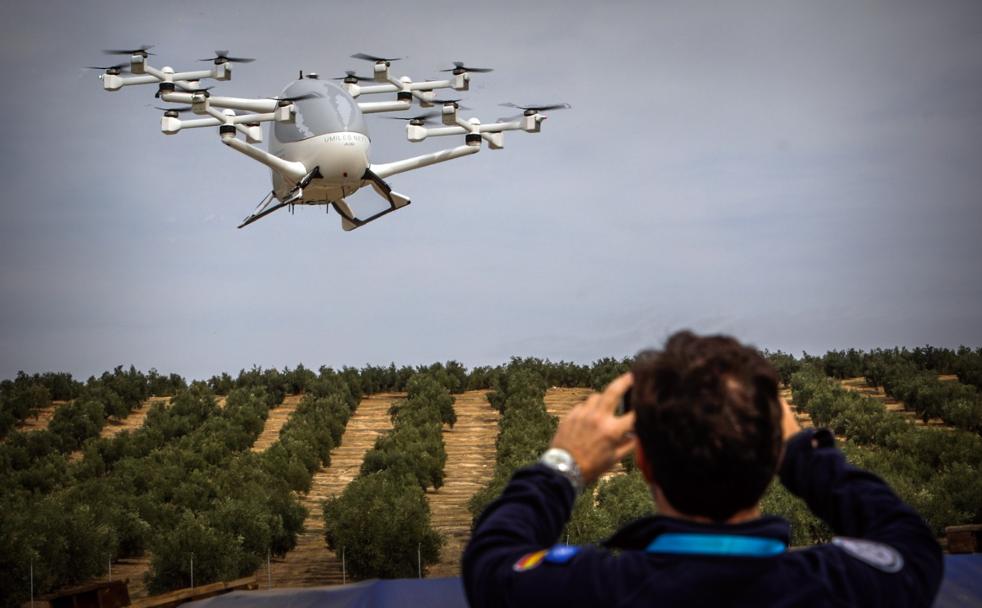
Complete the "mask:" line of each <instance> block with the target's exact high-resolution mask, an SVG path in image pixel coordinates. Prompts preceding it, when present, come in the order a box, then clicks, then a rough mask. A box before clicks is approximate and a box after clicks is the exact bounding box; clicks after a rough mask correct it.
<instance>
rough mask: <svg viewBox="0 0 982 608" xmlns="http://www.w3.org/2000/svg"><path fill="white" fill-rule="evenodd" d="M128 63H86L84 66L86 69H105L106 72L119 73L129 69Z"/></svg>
mask: <svg viewBox="0 0 982 608" xmlns="http://www.w3.org/2000/svg"><path fill="white" fill-rule="evenodd" d="M129 67H130V64H128V63H117V64H115V65H87V66H85V68H86V69H88V70H105V71H106V73H107V74H119V73H120V72H126V71H129Z"/></svg>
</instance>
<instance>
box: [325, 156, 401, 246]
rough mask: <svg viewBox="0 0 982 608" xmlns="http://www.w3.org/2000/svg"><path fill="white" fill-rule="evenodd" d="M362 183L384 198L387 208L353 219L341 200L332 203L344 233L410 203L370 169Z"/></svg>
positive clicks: (366, 171)
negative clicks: (365, 182)
mask: <svg viewBox="0 0 982 608" xmlns="http://www.w3.org/2000/svg"><path fill="white" fill-rule="evenodd" d="M362 179H363V180H364V181H367V182H368V183H369V184H371V186H372V189H373V190H375V192H377V193H378V195H379V196H381V197H382V198H384V199H385V200H386V201H388V203H389V208H388V209H385V210H383V211H380V212H378V213H376V214H375V215H372V216H369V217H367V218H365V219H361V218H357V217H355V215H354V213H352V212H351V207H349V206H348V203H346V202H345V201H344V200H343V199H342V200H340V201H334V202H332V203H331V204H332V205H334V209H335V210H336V211H337V212H338V215H340V216H341V229H342V230H344V231H345V232H350V231H352V230H354V229H355V228H361V227H362V226H364V225H365V224H368V223H369V222H374V221H375V220H377V219H379V218H380V217H382V216H384V215H388V214H390V213H392V212H393V211H398V210H399V209H402V208H403V207H405V206H406V205H408V204H409V203H410V200H409V199H408V198H406V197H405V196H403V195H401V194H399V193H398V192H395V191H393V190H392V188H391V187H389V184H387V183H385V180H383V179H382V178H381V177H379V176H378V175H376V174H375V173H373V172H372V170H371V169H365V174H364V175H363V176H362Z"/></svg>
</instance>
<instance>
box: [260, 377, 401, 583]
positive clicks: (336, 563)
mask: <svg viewBox="0 0 982 608" xmlns="http://www.w3.org/2000/svg"><path fill="white" fill-rule="evenodd" d="M401 396H402V395H400V394H398V393H383V394H378V395H372V396H370V397H366V398H365V399H363V400H362V401H361V403H360V404H359V405H358V409H357V410H355V413H354V415H353V416H352V417H351V419H350V420H349V421H348V425H347V427H346V428H345V431H344V435H343V436H342V437H341V445H340V446H338V447H337V448H335V449H334V450H332V451H331V466H330V467H327V468H322V469H320V470H319V471H317V472H316V473H315V474H314V478H313V481H312V483H311V487H310V492H308V493H307V494H306V495H305V496H304V497H303V504H304V506H305V507H307V510H308V515H307V520H306V521H305V522H304V531H303V533H302V534H301V535H300V536H299V538H298V539H297V546H296V548H295V549H294V550H293V551H290V552H289V553H288V554H286V556H284V557H283V558H276V559H273V560H272V563H271V568H270V569H269V570H268V571H267V569H266V568H261V569H260V570H259V572H257V573H256V576H257V577H258V578H259V581H260V586H261V587H263V588H265V587H266V586H267V585H268V584H269V583H270V582H271V583H272V586H273V587H312V586H321V585H336V584H340V583H341V582H342V567H341V559H340V556H337V555H335V554H334V552H333V551H331V550H330V549H328V548H327V543H326V542H325V540H324V516H323V511H322V509H321V503H322V502H323V501H324V500H325V499H327V498H330V497H332V496H336V495H338V494H340V493H341V492H342V491H343V490H344V488H345V487H346V486H347V485H348V483H349V482H350V481H351V480H352V479H354V478H355V477H357V476H358V471H359V470H360V469H361V462H362V460H363V459H364V457H365V452H367V451H368V450H369V448H371V447H372V446H373V445H375V438H376V437H378V436H379V434H381V433H384V432H385V431H387V430H389V429H390V428H392V422H391V421H390V419H389V408H390V407H391V406H392V403H393V402H394V401H395V400H396V399H399V398H400V397H401Z"/></svg>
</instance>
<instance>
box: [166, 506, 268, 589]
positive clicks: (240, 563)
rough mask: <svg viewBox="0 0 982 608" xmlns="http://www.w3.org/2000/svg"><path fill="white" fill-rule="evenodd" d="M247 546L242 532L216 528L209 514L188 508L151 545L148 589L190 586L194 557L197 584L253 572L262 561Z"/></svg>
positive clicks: (195, 581) (228, 578)
mask: <svg viewBox="0 0 982 608" xmlns="http://www.w3.org/2000/svg"><path fill="white" fill-rule="evenodd" d="M243 545H244V542H243V537H242V536H241V535H237V534H234V533H228V532H226V531H224V530H221V529H219V528H216V527H214V526H212V525H211V524H210V522H208V521H207V520H206V518H205V517H200V516H196V515H195V514H194V513H192V512H191V511H185V512H184V513H182V515H181V517H180V519H179V520H178V521H177V524H176V525H175V526H174V527H173V528H171V529H170V530H168V531H167V533H166V534H159V535H157V537H156V538H155V541H154V543H153V545H152V546H151V548H150V551H151V555H152V557H151V561H150V567H151V571H152V572H153V576H152V577H151V579H150V583H149V585H148V589H149V591H150V593H152V594H153V593H162V592H164V591H168V590H170V589H177V588H181V587H190V586H191V568H192V560H193V567H194V583H195V584H196V585H199V584H204V583H208V582H212V581H219V580H231V579H235V578H240V577H242V576H245V575H247V574H251V573H252V572H255V570H256V568H257V567H258V566H259V564H260V563H261V560H260V558H259V557H258V556H256V555H250V554H249V553H248V552H247V551H246V549H245V547H244V546H243Z"/></svg>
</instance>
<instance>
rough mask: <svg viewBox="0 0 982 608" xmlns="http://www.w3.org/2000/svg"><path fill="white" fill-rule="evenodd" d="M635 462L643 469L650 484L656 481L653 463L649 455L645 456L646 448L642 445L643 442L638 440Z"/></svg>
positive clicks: (642, 471) (645, 478) (635, 449)
mask: <svg viewBox="0 0 982 608" xmlns="http://www.w3.org/2000/svg"><path fill="white" fill-rule="evenodd" d="M634 464H636V465H638V468H639V469H640V470H641V474H642V475H644V480H645V481H647V482H648V483H649V484H652V483H654V482H655V480H654V477H652V475H651V464H650V463H649V462H648V457H647V456H645V453H644V448H643V447H641V442H640V441H638V443H637V445H636V446H635V447H634Z"/></svg>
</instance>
